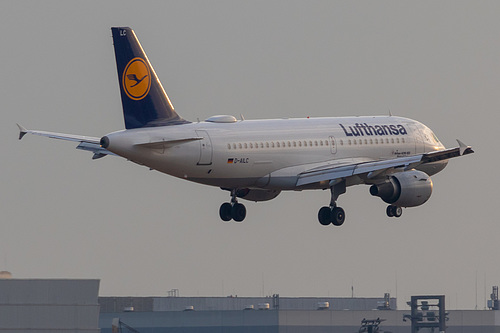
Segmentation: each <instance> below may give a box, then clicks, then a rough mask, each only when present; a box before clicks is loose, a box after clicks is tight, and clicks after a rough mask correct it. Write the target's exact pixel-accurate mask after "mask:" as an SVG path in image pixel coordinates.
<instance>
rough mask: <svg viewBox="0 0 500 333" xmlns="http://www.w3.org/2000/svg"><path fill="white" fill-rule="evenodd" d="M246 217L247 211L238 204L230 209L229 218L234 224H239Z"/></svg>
mask: <svg viewBox="0 0 500 333" xmlns="http://www.w3.org/2000/svg"><path fill="white" fill-rule="evenodd" d="M246 216H247V209H246V208H245V206H244V205H242V204H240V203H235V204H234V205H233V207H232V208H231V217H232V218H233V220H235V221H236V222H241V221H243V220H244V219H245V217H246Z"/></svg>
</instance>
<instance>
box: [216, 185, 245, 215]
mask: <svg viewBox="0 0 500 333" xmlns="http://www.w3.org/2000/svg"><path fill="white" fill-rule="evenodd" d="M219 215H220V218H221V219H222V221H226V222H229V221H231V220H234V221H235V222H242V221H243V220H244V219H245V217H246V216H247V209H246V208H245V206H244V205H243V204H240V203H238V200H237V199H236V190H231V202H225V203H223V204H222V205H221V206H220V209H219Z"/></svg>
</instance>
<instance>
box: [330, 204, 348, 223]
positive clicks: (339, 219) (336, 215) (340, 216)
mask: <svg viewBox="0 0 500 333" xmlns="http://www.w3.org/2000/svg"><path fill="white" fill-rule="evenodd" d="M331 220H332V224H333V225H334V226H341V225H342V224H344V221H345V212H344V210H343V209H342V208H340V207H335V208H333V210H332V213H331Z"/></svg>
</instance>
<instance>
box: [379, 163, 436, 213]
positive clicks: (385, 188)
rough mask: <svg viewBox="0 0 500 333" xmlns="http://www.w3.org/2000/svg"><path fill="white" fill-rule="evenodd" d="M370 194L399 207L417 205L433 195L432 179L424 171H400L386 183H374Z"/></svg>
mask: <svg viewBox="0 0 500 333" xmlns="http://www.w3.org/2000/svg"><path fill="white" fill-rule="evenodd" d="M370 194H371V195H373V196H377V197H380V198H381V199H382V200H384V201H385V202H387V203H388V204H391V205H394V206H397V207H416V206H420V205H422V204H424V203H425V202H426V201H427V200H428V199H429V198H430V197H431V194H432V180H431V177H430V176H429V175H428V174H426V173H425V172H422V171H417V170H412V171H405V172H400V173H396V174H394V175H391V176H390V177H389V178H388V180H387V181H386V182H385V183H381V184H374V185H372V186H371V187H370Z"/></svg>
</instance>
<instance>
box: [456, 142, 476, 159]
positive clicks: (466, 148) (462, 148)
mask: <svg viewBox="0 0 500 333" xmlns="http://www.w3.org/2000/svg"><path fill="white" fill-rule="evenodd" d="M457 142H458V145H459V146H460V147H459V148H460V156H462V155H467V154H472V153H474V150H472V147H471V146H467V145H466V144H465V143H463V142H462V141H460V140H458V139H457Z"/></svg>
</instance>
